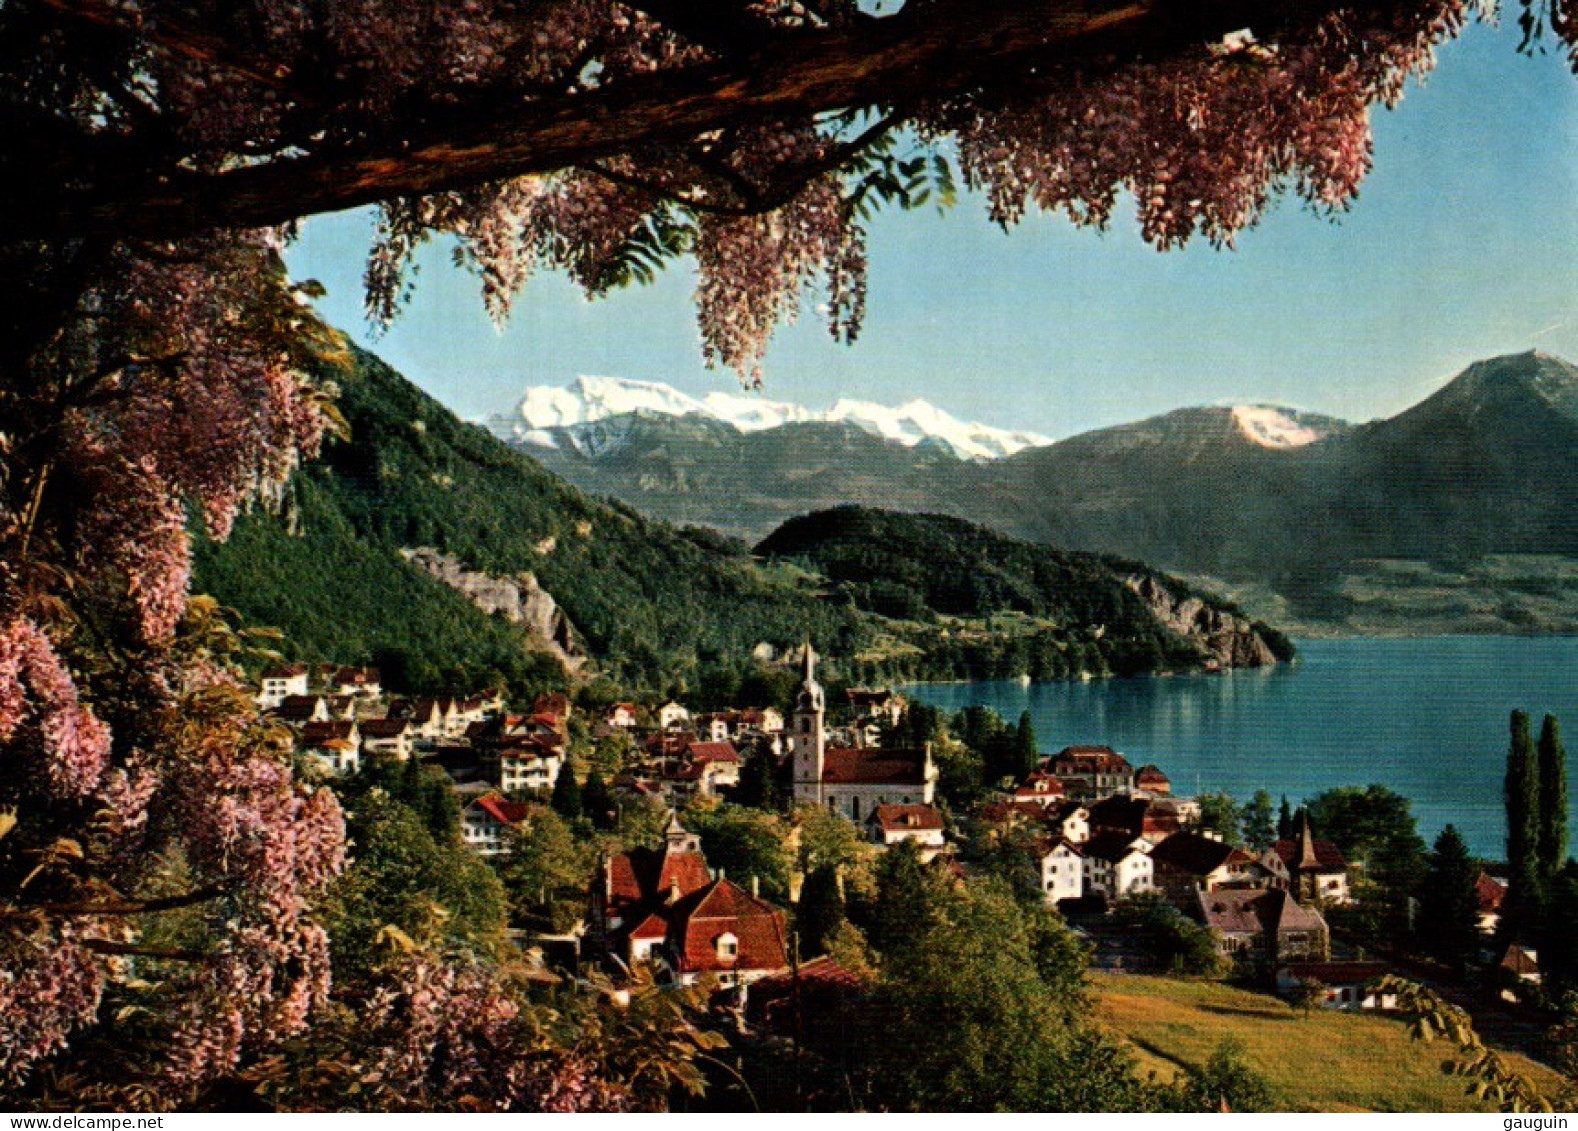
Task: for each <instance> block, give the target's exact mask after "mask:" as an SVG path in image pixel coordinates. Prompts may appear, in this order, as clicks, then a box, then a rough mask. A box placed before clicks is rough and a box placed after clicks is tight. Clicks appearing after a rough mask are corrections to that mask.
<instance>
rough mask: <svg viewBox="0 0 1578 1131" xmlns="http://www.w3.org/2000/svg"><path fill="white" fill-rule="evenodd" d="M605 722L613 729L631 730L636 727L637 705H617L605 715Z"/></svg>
mask: <svg viewBox="0 0 1578 1131" xmlns="http://www.w3.org/2000/svg"><path fill="white" fill-rule="evenodd" d="M603 721H604V722H605V723H607V724H608V725H609V726H611V727H618V728H619V729H620V730H629V729H630V728H631V727H633V726H635V725H636V705H635V704H634V703H615V704H614V705H613V706H612V707H610V708H608V711H607V713H606V714H604V715H603Z"/></svg>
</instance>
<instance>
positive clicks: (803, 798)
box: [787, 640, 827, 805]
mask: <svg viewBox="0 0 1578 1131" xmlns="http://www.w3.org/2000/svg"><path fill="white" fill-rule="evenodd" d="M804 673H805V675H804V678H803V679H802V680H801V682H800V692H799V694H798V695H796V696H795V701H794V713H793V714H792V715H791V716H790V720H789V734H788V735H787V740H788V745H789V756H790V757H791V758H793V759H794V799H795V800H796V801H799V802H809V803H810V804H813V805H820V804H821V803H822V766H823V761H824V758H825V755H826V753H827V734H826V731H825V730H824V724H825V723H826V722H827V696H826V695H825V694H824V693H823V691H822V685H821V684H820V683H818V682H817V681H816V653H815V652H814V651H813V650H812V649H811V642H810V641H809V640H807V641H806V642H805V658H804Z"/></svg>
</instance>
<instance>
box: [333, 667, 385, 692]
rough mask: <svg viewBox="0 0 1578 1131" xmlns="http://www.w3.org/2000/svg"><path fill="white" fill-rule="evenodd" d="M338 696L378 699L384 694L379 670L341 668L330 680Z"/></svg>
mask: <svg viewBox="0 0 1578 1131" xmlns="http://www.w3.org/2000/svg"><path fill="white" fill-rule="evenodd" d="M329 687H330V688H331V689H332V690H333V692H334V694H336V695H360V696H362V697H363V698H366V699H376V698H378V697H379V696H380V695H382V694H383V680H382V677H380V676H379V674H378V669H377V668H349V667H348V668H341V669H340V670H339V671H337V672H335V673H334V676H333V678H332V679H330V680H329Z"/></svg>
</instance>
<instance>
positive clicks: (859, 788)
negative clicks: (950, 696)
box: [785, 644, 937, 823]
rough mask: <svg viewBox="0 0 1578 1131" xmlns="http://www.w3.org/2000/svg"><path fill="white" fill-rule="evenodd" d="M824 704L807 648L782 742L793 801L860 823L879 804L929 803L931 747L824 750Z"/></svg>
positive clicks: (933, 784)
mask: <svg viewBox="0 0 1578 1131" xmlns="http://www.w3.org/2000/svg"><path fill="white" fill-rule="evenodd" d="M826 720H827V701H826V696H825V693H824V692H823V690H822V685H821V684H820V683H818V682H817V681H816V653H815V652H813V651H812V650H811V646H810V644H807V645H806V648H805V654H804V678H803V679H802V681H801V685H800V692H799V694H798V695H797V696H796V698H795V709H794V714H793V718H792V722H791V726H790V729H789V731H788V732H787V733H786V735H785V742H786V745H787V746H788V748H789V753H790V756H791V758H792V759H793V764H794V798H795V801H796V802H798V803H801V804H806V805H818V806H821V805H826V806H827V807H828V808H829V809H831V810H833V811H834V812H835V813H842V814H844V816H846V817H848V818H849V819H850V820H852V821H855V822H857V823H859V822H860V821H862V820H864V819H865V818H866V817H867V816H869V815H870V814H871V811H872V810H873V809H874V808H875V807H876V806H878V805H930V804H931V803H932V801H933V800H934V798H935V795H936V790H937V766H936V763H934V762H933V761H932V757H931V749H930V747H926V748H923V749H920V750H901V749H880V748H879V749H873V748H871V747H860V746H844V747H841V746H829V745H828V741H827V729H826Z"/></svg>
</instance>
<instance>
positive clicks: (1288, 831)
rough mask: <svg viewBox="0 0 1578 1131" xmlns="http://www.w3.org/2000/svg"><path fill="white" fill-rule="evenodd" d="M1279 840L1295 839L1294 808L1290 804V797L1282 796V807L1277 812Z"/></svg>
mask: <svg viewBox="0 0 1578 1131" xmlns="http://www.w3.org/2000/svg"><path fill="white" fill-rule="evenodd" d="M1277 839H1278V840H1292V839H1293V807H1292V806H1291V805H1289V804H1288V795H1287V794H1285V793H1284V794H1283V795H1282V807H1281V808H1280V809H1278V810H1277Z"/></svg>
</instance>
